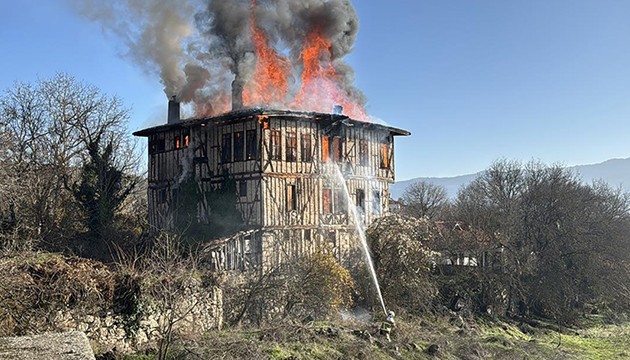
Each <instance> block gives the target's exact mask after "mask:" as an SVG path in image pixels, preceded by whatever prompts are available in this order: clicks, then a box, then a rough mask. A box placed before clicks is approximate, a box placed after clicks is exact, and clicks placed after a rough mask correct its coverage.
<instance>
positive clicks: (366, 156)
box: [359, 139, 370, 166]
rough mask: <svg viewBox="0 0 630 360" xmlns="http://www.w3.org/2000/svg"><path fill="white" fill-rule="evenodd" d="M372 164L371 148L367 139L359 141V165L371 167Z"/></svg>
mask: <svg viewBox="0 0 630 360" xmlns="http://www.w3.org/2000/svg"><path fill="white" fill-rule="evenodd" d="M369 164H370V148H369V146H368V142H367V140H365V139H361V140H359V165H361V166H369Z"/></svg>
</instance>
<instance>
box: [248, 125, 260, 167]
mask: <svg viewBox="0 0 630 360" xmlns="http://www.w3.org/2000/svg"><path fill="white" fill-rule="evenodd" d="M246 139H247V140H246V142H247V147H246V158H247V160H254V159H256V155H257V153H258V144H257V143H256V130H247V132H246Z"/></svg>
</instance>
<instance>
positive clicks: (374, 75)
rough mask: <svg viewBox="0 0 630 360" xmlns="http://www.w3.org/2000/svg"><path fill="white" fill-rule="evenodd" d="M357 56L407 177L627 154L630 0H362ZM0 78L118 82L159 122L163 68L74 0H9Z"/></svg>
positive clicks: (375, 111)
mask: <svg viewBox="0 0 630 360" xmlns="http://www.w3.org/2000/svg"><path fill="white" fill-rule="evenodd" d="M354 4H355V7H356V8H357V12H358V14H359V18H360V20H361V25H360V31H359V38H358V41H357V44H356V46H355V51H354V52H353V53H352V54H351V55H350V56H349V57H348V58H347V60H348V61H349V62H350V64H352V65H353V66H354V68H355V71H356V77H357V81H356V84H357V86H358V87H359V88H360V89H362V90H363V91H364V92H365V93H366V95H367V96H368V99H369V103H368V108H367V109H368V112H369V113H370V114H372V115H374V116H376V117H379V118H381V119H383V120H384V121H386V122H388V123H389V124H391V125H392V126H396V127H400V128H404V129H407V130H409V131H411V132H412V136H411V137H408V138H398V139H397V144H396V145H397V148H396V150H397V154H396V161H397V178H398V179H399V180H404V179H408V178H412V177H417V176H453V175H460V174H466V173H472V172H476V171H479V170H482V169H484V168H485V167H487V166H488V165H489V164H490V163H491V162H492V161H493V160H495V159H497V158H500V157H505V158H509V159H520V160H530V159H540V160H543V161H545V162H548V163H551V162H560V163H564V164H566V165H576V164H587V163H596V162H601V161H604V160H607V159H610V158H620V157H624V158H625V157H630V145H628V144H630V141H628V138H629V137H630V1H625V0H616V1H609V0H592V1H578V0H571V1H569V0H566V1H562V0H553V1H549V0H518V1H516V0H515V1H507V0H494V1H489V0H488V1H483V0H478V1H467V0H460V1H455V0H450V1H444V0H404V1H403V0H389V1H385V0H355V1H354ZM0 14H2V19H3V21H2V23H1V24H0V44H1V45H2V51H0V68H1V69H2V71H1V72H0V88H1V89H6V88H7V87H9V86H11V84H12V83H13V82H14V81H16V80H17V81H34V80H36V79H37V78H38V77H41V78H47V77H51V76H53V75H54V74H55V73H56V72H60V71H62V72H67V73H69V74H71V75H74V76H76V77H77V78H78V79H80V80H83V81H85V82H87V83H91V84H94V85H96V86H98V87H100V88H101V89H102V90H103V91H104V92H106V93H108V94H116V95H119V96H120V97H121V98H122V99H123V100H124V101H125V103H126V104H127V105H129V106H130V107H132V109H133V111H132V116H133V117H132V122H131V124H130V130H137V129H139V128H143V127H146V126H149V125H154V124H158V123H162V122H164V121H165V117H166V97H165V95H164V93H163V92H162V85H161V84H160V83H159V78H158V76H156V75H154V74H148V73H145V72H143V70H142V69H140V68H139V67H137V66H136V65H134V64H132V63H131V62H130V61H128V60H126V59H124V57H121V56H120V55H121V54H123V53H124V52H125V48H124V47H123V46H122V45H121V44H120V42H119V41H118V39H116V38H115V37H113V36H108V35H106V34H104V33H103V32H102V31H101V29H100V27H99V26H98V25H97V24H94V23H90V22H88V21H87V20H85V19H84V18H82V17H79V16H78V15H76V13H75V12H74V11H73V9H72V7H71V6H70V5H69V3H68V2H67V1H66V0H57V1H43V0H21V1H8V0H0Z"/></svg>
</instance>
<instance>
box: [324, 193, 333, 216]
mask: <svg viewBox="0 0 630 360" xmlns="http://www.w3.org/2000/svg"><path fill="white" fill-rule="evenodd" d="M322 207H323V209H322V211H323V212H324V214H330V213H332V190H331V189H323V190H322Z"/></svg>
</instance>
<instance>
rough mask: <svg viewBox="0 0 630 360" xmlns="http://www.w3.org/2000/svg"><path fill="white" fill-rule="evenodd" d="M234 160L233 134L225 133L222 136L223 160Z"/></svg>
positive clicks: (224, 161)
mask: <svg viewBox="0 0 630 360" xmlns="http://www.w3.org/2000/svg"><path fill="white" fill-rule="evenodd" d="M230 161H232V134H223V137H222V138H221V162H222V163H229V162H230Z"/></svg>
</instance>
